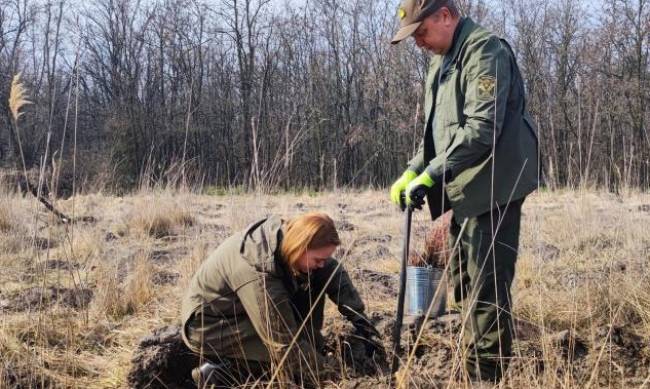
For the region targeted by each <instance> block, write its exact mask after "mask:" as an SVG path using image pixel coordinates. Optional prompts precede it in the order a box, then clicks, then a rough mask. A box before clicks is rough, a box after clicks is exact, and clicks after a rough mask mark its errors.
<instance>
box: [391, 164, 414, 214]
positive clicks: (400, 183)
mask: <svg viewBox="0 0 650 389" xmlns="http://www.w3.org/2000/svg"><path fill="white" fill-rule="evenodd" d="M417 176H418V174H417V173H416V172H414V171H413V170H406V171H405V172H404V173H403V174H402V176H401V177H400V178H399V179H398V180H397V181H395V183H394V184H393V186H391V187H390V200H391V201H392V202H393V203H395V205H397V206H399V207H400V208H401V209H404V206H405V204H404V191H405V190H406V187H407V185H408V184H409V182H411V181H413V179H415V178H416V177H417Z"/></svg>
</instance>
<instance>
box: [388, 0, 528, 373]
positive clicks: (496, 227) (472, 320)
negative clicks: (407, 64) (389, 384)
mask: <svg viewBox="0 0 650 389" xmlns="http://www.w3.org/2000/svg"><path fill="white" fill-rule="evenodd" d="M399 18H400V27H401V28H400V30H399V31H398V32H397V34H396V35H395V37H394V38H393V41H392V43H393V44H395V43H398V42H400V41H402V40H403V39H405V38H407V37H409V36H413V38H414V39H415V44H416V45H417V46H418V47H420V48H423V49H426V50H429V51H431V52H433V53H434V54H435V55H434V56H433V58H432V59H431V64H430V67H429V73H428V77H427V81H426V84H425V92H426V93H425V96H426V97H425V113H426V115H425V123H426V125H425V129H424V139H423V141H422V143H421V145H420V149H419V151H418V153H417V154H416V156H415V157H414V158H413V159H412V160H411V161H410V162H409V165H408V168H407V170H406V171H405V172H404V174H403V175H402V176H401V177H400V178H399V179H398V180H397V181H396V182H395V184H393V186H392V187H391V200H392V201H393V202H394V203H396V204H399V205H400V206H402V207H404V206H408V207H410V208H411V209H413V208H417V209H421V208H422V205H423V204H424V197H425V196H426V198H427V202H428V204H429V209H430V211H431V215H432V217H433V218H434V219H435V218H437V217H438V216H440V215H441V214H442V213H443V212H444V211H446V210H448V209H452V210H453V212H454V219H453V220H452V223H451V226H450V240H451V244H452V245H453V244H454V243H455V242H456V240H458V241H459V242H460V243H459V246H458V249H457V250H456V251H455V252H454V253H452V258H451V263H450V265H449V270H450V278H451V282H452V286H453V288H454V299H455V302H456V303H457V304H458V306H459V307H460V308H462V312H463V318H464V319H465V320H464V321H463V322H464V323H466V324H465V330H464V337H463V346H464V350H463V351H464V356H465V364H466V368H467V372H468V374H469V375H470V377H471V378H472V379H474V380H487V381H493V382H495V381H498V380H499V379H501V378H502V376H503V374H504V372H505V370H506V369H507V367H508V362H509V358H510V356H511V354H512V352H511V346H512V337H513V333H512V332H513V326H512V322H511V298H510V286H511V285H512V280H513V278H514V275H515V262H516V259H517V250H518V247H519V226H520V219H521V206H522V203H523V202H524V199H525V197H526V195H528V194H529V193H531V192H532V191H534V190H535V189H536V188H537V187H538V185H539V178H538V171H539V168H538V141H537V135H536V132H535V131H536V130H535V129H534V125H533V122H532V120H531V118H530V115H529V114H528V112H527V110H526V101H525V96H524V84H523V80H522V77H521V74H520V72H519V69H518V67H517V63H516V61H515V57H514V54H513V53H512V50H511V49H510V46H509V45H508V43H507V42H505V41H504V40H502V39H499V38H498V37H497V36H495V35H493V34H491V33H490V32H488V31H486V30H485V29H484V28H483V27H481V26H479V25H478V24H476V23H475V22H474V21H472V20H471V19H470V18H467V17H461V15H460V12H459V10H458V7H457V5H456V2H455V1H454V0H403V3H402V5H401V6H400V8H399ZM463 224H464V225H465V226H464V229H463V228H462V225H463ZM452 247H453V246H452Z"/></svg>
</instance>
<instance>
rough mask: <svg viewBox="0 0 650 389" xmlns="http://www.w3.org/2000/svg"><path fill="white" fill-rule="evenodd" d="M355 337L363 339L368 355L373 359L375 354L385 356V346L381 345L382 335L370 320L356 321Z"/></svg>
mask: <svg viewBox="0 0 650 389" xmlns="http://www.w3.org/2000/svg"><path fill="white" fill-rule="evenodd" d="M352 324H353V325H354V329H355V331H354V335H355V336H357V337H359V338H361V339H363V341H364V343H365V346H366V355H368V356H369V357H372V356H373V355H375V354H382V355H383V354H385V350H384V346H383V344H382V343H381V334H380V333H379V331H377V328H375V326H374V325H373V324H372V323H371V322H370V320H368V319H366V318H365V317H364V318H359V319H357V320H355V321H354V322H353V323H352Z"/></svg>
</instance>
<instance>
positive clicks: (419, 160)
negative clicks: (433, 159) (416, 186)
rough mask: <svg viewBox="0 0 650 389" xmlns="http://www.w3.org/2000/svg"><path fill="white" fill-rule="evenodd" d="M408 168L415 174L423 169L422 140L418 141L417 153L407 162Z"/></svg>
mask: <svg viewBox="0 0 650 389" xmlns="http://www.w3.org/2000/svg"><path fill="white" fill-rule="evenodd" d="M408 170H412V171H414V172H416V173H417V174H420V173H422V171H423V170H424V141H422V142H420V146H419V147H418V151H417V153H415V156H414V157H413V158H412V159H411V160H410V161H409V162H408Z"/></svg>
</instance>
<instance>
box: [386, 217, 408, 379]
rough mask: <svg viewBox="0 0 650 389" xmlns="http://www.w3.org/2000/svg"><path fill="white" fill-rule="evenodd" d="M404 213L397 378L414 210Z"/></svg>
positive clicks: (396, 338)
mask: <svg viewBox="0 0 650 389" xmlns="http://www.w3.org/2000/svg"><path fill="white" fill-rule="evenodd" d="M405 211H406V212H405V213H404V215H405V217H404V244H403V246H402V267H401V269H400V272H399V296H398V298H397V314H396V315H395V324H393V339H392V341H393V362H392V365H391V369H390V370H391V376H392V377H393V378H392V379H394V378H395V373H396V372H397V370H398V369H399V357H398V355H397V352H398V351H399V347H400V338H401V336H400V335H401V332H402V322H403V321H404V295H405V292H406V267H407V265H408V257H409V241H410V240H411V217H412V215H413V211H412V210H411V208H410V207H406V210H405Z"/></svg>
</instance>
